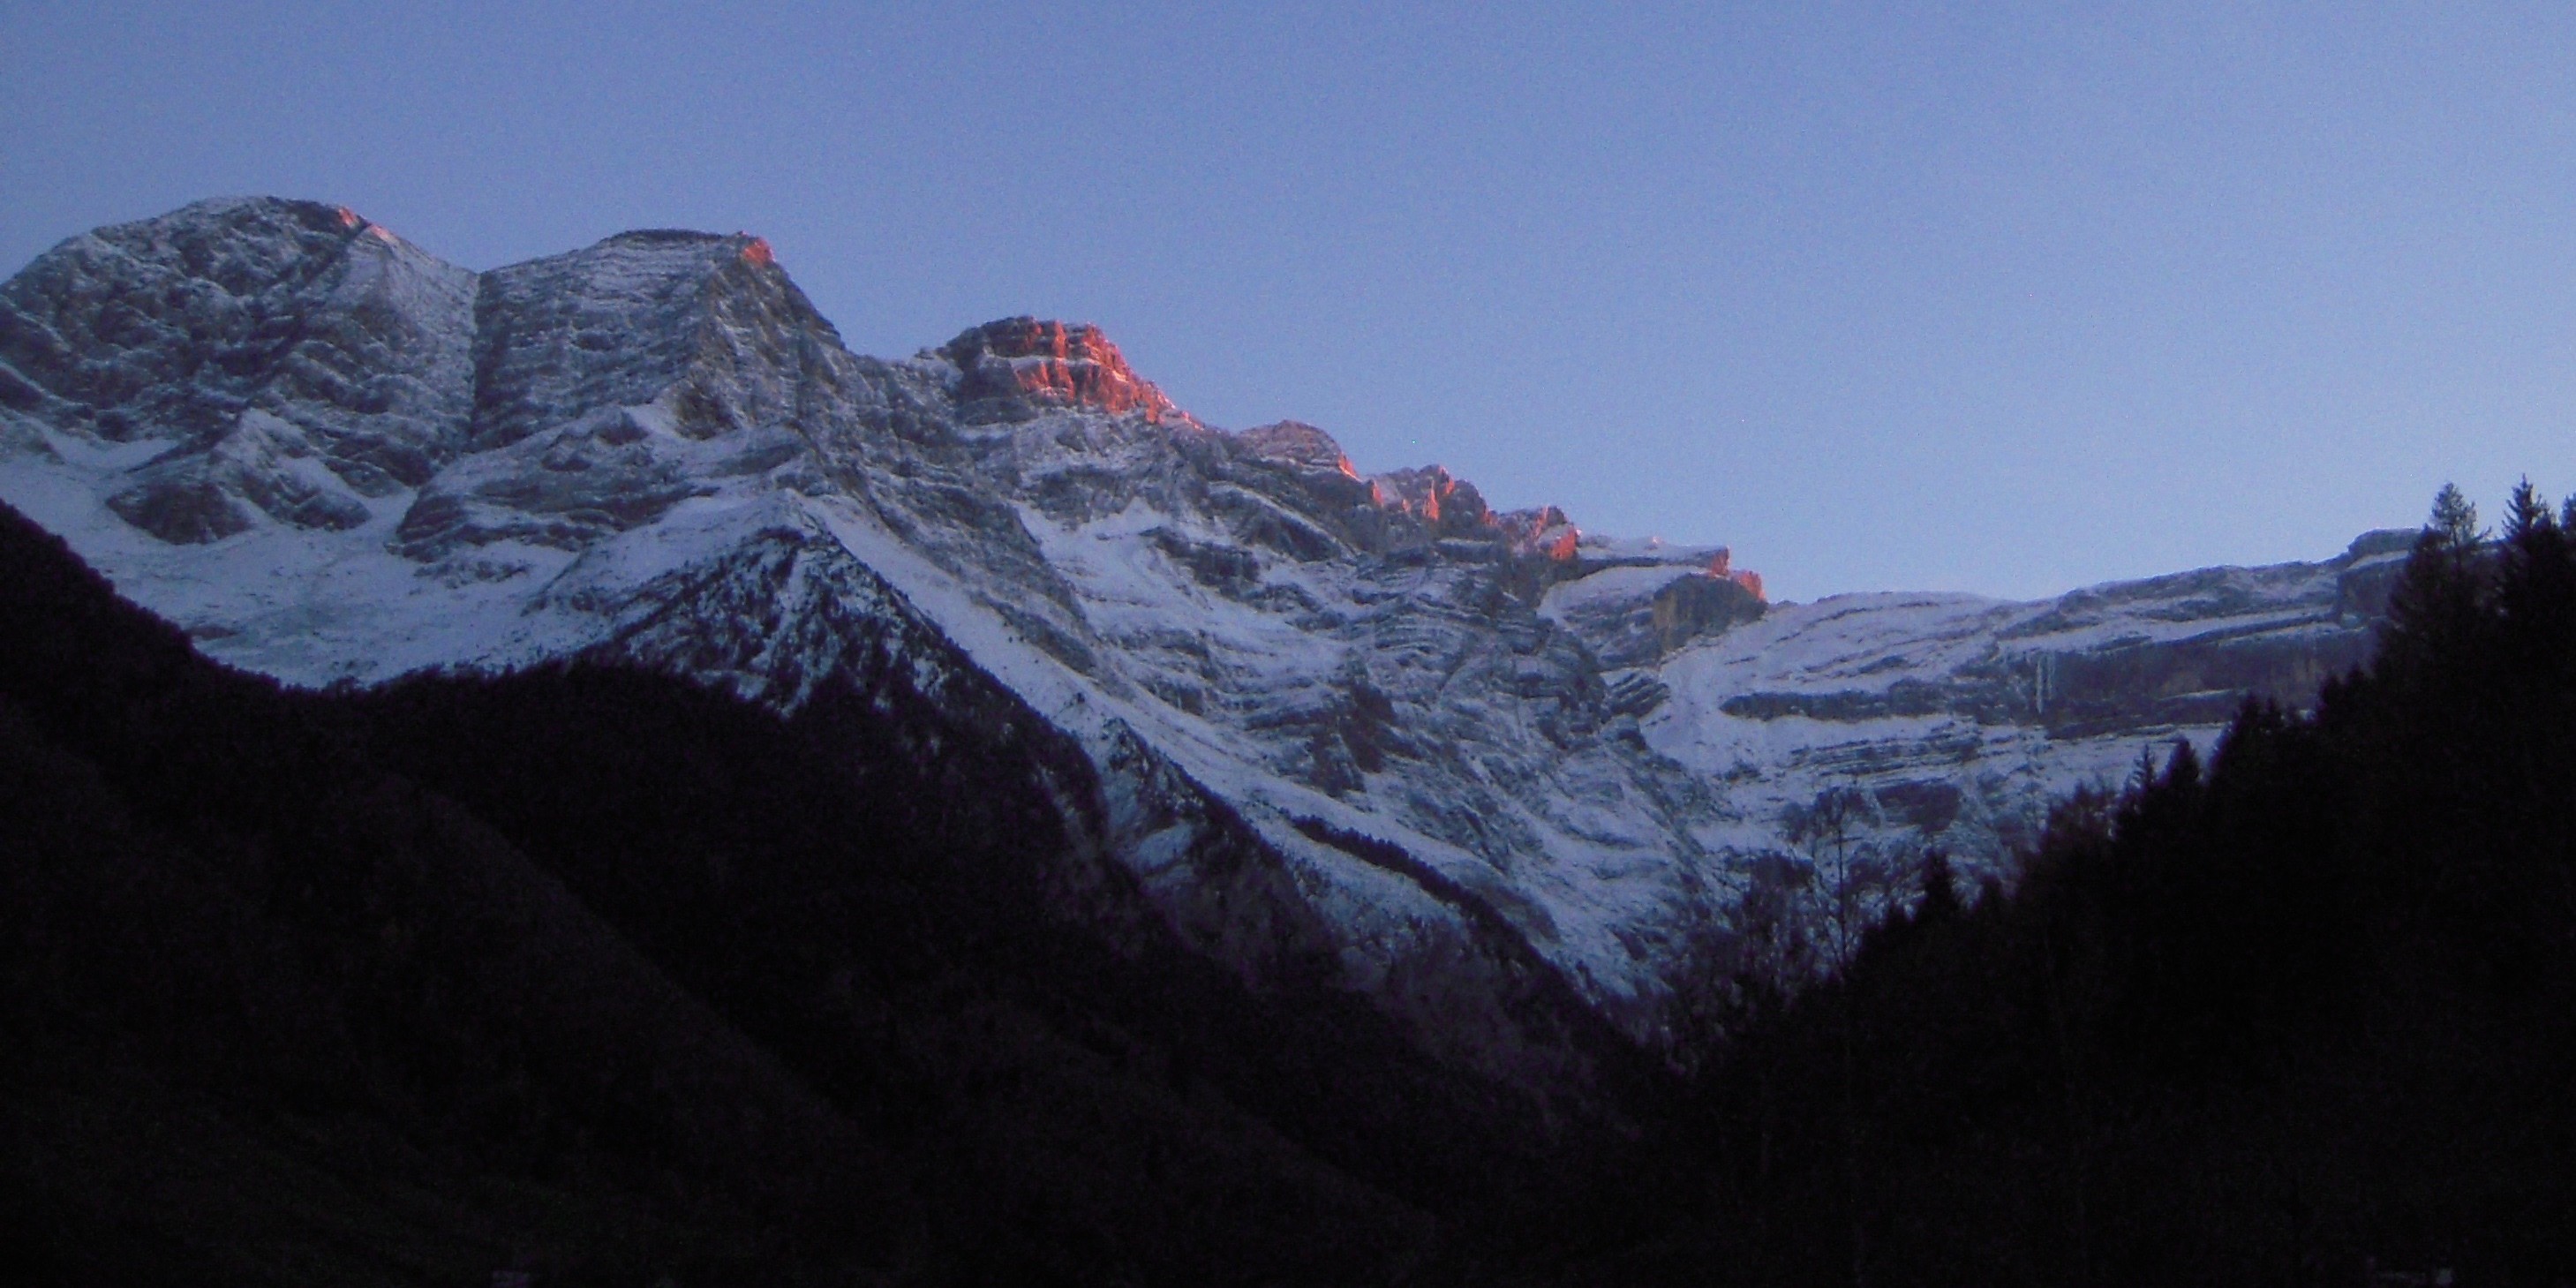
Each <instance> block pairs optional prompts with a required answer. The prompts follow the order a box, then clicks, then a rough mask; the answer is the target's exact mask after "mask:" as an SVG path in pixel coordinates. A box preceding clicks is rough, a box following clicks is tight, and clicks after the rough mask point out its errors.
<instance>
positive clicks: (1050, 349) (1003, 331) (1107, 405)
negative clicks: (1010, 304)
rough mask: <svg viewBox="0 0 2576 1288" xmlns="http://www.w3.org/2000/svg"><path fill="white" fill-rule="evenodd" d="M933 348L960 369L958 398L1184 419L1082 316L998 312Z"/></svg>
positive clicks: (1115, 347) (1151, 418)
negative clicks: (1069, 319) (1041, 316)
mask: <svg viewBox="0 0 2576 1288" xmlns="http://www.w3.org/2000/svg"><path fill="white" fill-rule="evenodd" d="M939 354H940V356H941V357H944V358H946V359H948V360H949V361H950V362H954V363H956V364H957V369H958V370H959V371H960V372H961V373H963V374H964V377H965V383H964V385H963V386H962V387H961V388H960V389H959V390H958V398H959V400H960V401H980V400H984V399H1015V400H1025V401H1029V402H1038V403H1057V404H1064V405H1071V406H1078V407H1089V408H1093V409H1096V410H1099V411H1105V412H1110V413H1113V414H1116V413H1123V412H1131V411H1133V412H1142V413H1144V415H1145V419H1147V420H1151V421H1162V420H1179V421H1188V420H1190V419H1191V417H1190V415H1189V413H1187V412H1184V411H1182V410H1181V409H1180V408H1179V407H1178V406H1176V405H1174V404H1173V402H1172V400H1171V399H1170V398H1167V397H1165V396H1164V395H1163V391H1162V390H1160V389H1157V388H1155V387H1154V384H1153V382H1151V381H1149V380H1146V379H1145V378H1144V377H1142V376H1139V375H1137V374H1136V371H1135V369H1134V368H1132V367H1130V366H1128V365H1127V359H1126V356H1125V355H1123V354H1121V353H1119V352H1118V346H1117V345H1115V344H1112V343H1110V342H1109V337H1108V336H1106V335H1103V334H1101V331H1100V328H1099V327H1096V326H1093V325H1091V324H1090V323H1088V322H1075V323H1064V322H1055V321H1047V320H1043V319H1039V318H1034V317H1016V318H1003V319H1000V320H998V321H993V322H987V323H985V324H984V325H982V326H979V327H972V328H969V329H968V330H967V331H966V332H964V333H963V334H961V335H959V336H958V337H957V338H956V339H954V340H951V341H949V342H948V343H947V345H946V346H944V347H942V348H941V349H940V350H939Z"/></svg>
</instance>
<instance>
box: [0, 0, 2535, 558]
mask: <svg viewBox="0 0 2576 1288" xmlns="http://www.w3.org/2000/svg"><path fill="white" fill-rule="evenodd" d="M239 193H262V194H274V195H280V196H295V197H309V198H313V199H317V200H323V201H330V202H334V203H340V204H346V205H348V206H351V207H353V208H355V209H356V210H358V211H359V212H360V213H362V214H364V215H366V216H367V217H368V218H370V219H373V220H376V221H377V222H380V223H383V224H385V225H387V226H388V227H391V228H392V229H394V230H395V231H397V232H399V233H401V234H403V235H404V236H406V237H407V238H409V239H410V240H412V241H413V242H415V243H417V244H419V245H421V246H422V247H424V248H425V249H428V250H430V251H432V252H433V253H436V254H439V255H441V256H443V257H445V258H447V259H450V260H452V261H455V262H457V263H460V264H464V265H467V266H469V267H473V268H493V267H498V266H500V265H502V264H506V263H512V262H515V261H518V260H523V259H528V258H533V257H536V256H540V255H548V254H554V253H558V252H561V251H566V250H571V249H574V248H576V247H579V246H582V245H586V244H588V243H590V242H592V241H595V240H597V239H599V238H601V237H604V236H607V235H609V234H611V233H615V232H618V231H621V230H624V229H627V228H636V227H693V228H703V229H709V230H713V231H719V232H731V231H736V230H741V231H749V232H754V233H758V234H761V235H763V236H766V237H767V238H769V240H770V241H771V243H772V244H773V245H774V246H775V247H776V250H777V254H778V258H779V262H780V263H781V264H782V265H783V266H785V267H786V268H787V270H788V271H789V273H790V274H791V275H792V276H793V277H794V278H795V279H796V281H797V282H798V284H799V285H801V286H802V287H803V288H804V290H805V291H806V293H807V294H808V295H809V296H811V297H812V298H813V300H814V302H815V304H816V305H817V306H818V307H819V308H820V309H821V310H822V312H823V313H824V315H825V316H826V317H829V318H830V319H832V321H833V322H834V323H835V325H837V326H838V327H839V328H840V330H841V333H842V335H843V337H844V338H845V339H846V340H847V341H848V342H849V344H850V347H852V348H853V349H856V350H858V351H860V352H863V353H875V354H879V355H884V356H898V355H903V354H908V353H911V352H914V351H916V350H918V349H921V348H923V347H927V346H933V345H937V344H940V343H943V342H944V341H946V340H947V339H948V338H950V337H951V336H953V335H955V334H956V333H958V332H959V331H962V330H964V329H965V328H966V327H968V326H971V325H973V324H976V323H979V322H982V321H985V320H988V319H991V318H997V317H1006V316H1012V315H1016V314H1023V313H1027V314H1036V315H1039V316H1042V317H1055V318H1061V319H1064V320H1068V321H1089V322H1094V323H1097V324H1099V325H1100V326H1101V327H1102V328H1103V329H1104V330H1105V331H1107V333H1108V334H1109V335H1110V337H1111V338H1112V339H1113V340H1115V341H1116V342H1117V343H1118V344H1119V346H1120V347H1121V348H1122V349H1123V350H1124V351H1125V352H1126V354H1127V356H1128V358H1129V360H1130V361H1131V362H1132V363H1133V364H1134V366H1135V367H1136V368H1137V370H1138V371H1139V372H1140V373H1141V374H1143V375H1144V376H1146V377H1147V378H1149V379H1151V380H1153V381H1155V382H1156V383H1158V384H1160V385H1161V386H1162V387H1163V388H1164V390H1165V391H1166V392H1167V393H1169V394H1170V395H1171V396H1172V397H1173V398H1174V399H1175V400H1176V401H1178V402H1179V403H1180V404H1181V405H1182V406H1184V407H1186V408H1188V409H1190V410H1191V411H1192V412H1194V413H1195V414H1197V415H1198V416H1199V417H1200V418H1201V419H1203V420H1205V421H1207V422H1209V423H1211V424H1215V425H1219V426H1225V427H1230V428H1246V427H1250V426H1253V425H1258V424H1264V423H1267V422H1270V421H1274V420H1280V419H1297V420H1303V421H1308V422H1311V423H1314V424H1317V425H1320V426H1322V427H1323V428H1325V429H1326V430H1328V431H1330V432H1331V433H1332V434H1333V435H1334V436H1335V437H1336V438H1338V439H1339V440H1340V441H1341V443H1342V444H1343V447H1344V449H1345V450H1346V451H1347V452H1348V453H1349V455H1350V456H1351V457H1352V459H1353V460H1354V461H1355V462H1357V463H1358V465H1359V467H1360V468H1361V469H1363V470H1365V471H1382V470H1389V469H1395V468H1399V467H1403V466H1407V465H1417V464H1425V463H1431V462H1437V463H1440V464H1443V465H1446V466H1448V467H1449V468H1450V470H1451V471H1452V472H1453V473H1456V474H1458V475H1460V476H1462V477H1464V478H1467V479H1470V480H1473V481H1474V482H1475V483H1476V484H1477V485H1478V486H1479V488H1480V489H1481V490H1482V491H1483V492H1484V494H1485V496H1486V498H1487V499H1488V500H1489V501H1490V502H1492V503H1493V504H1495V505H1497V506H1499V507H1506V508H1508V507H1516V506H1526V505H1537V504H1556V505H1560V506H1562V507H1564V508H1565V510H1566V511H1567V512H1568V513H1569V514H1570V515H1572V516H1573V517H1574V519H1575V520H1576V522H1577V523H1579V524H1581V525H1582V526H1583V527H1585V528H1586V529H1588V530H1596V531H1603V532H1609V533H1614V534H1618V535H1625V536H1649V535H1653V536H1662V537H1664V538H1666V539H1667V540H1671V541H1683V542H1708V543H1725V544H1728V545H1730V546H1732V547H1733V549H1734V552H1735V561H1736V564H1737V566H1739V567H1748V568H1753V569H1756V570H1759V571H1761V572H1762V573H1763V575H1764V577H1765V579H1766V582H1767V584H1768V586H1769V588H1770V590H1771V593H1772V595H1773V597H1774V598H1775V599H1810V598H1815V597H1819V596H1823V595H1827V594H1832V593H1837V592H1842V591H1852V590H1882V589H1907V590H1966V591H1976V592H1980V593H1986V594H1995V595H2009V596H2016V597H2029V596H2037V595H2042V594H2049V593H2054V592H2057V591H2061V590H2065V589H2069V588H2072V587H2075V586H2080V585H2086V584H2091V583H2094V582H2099V581H2104V580H2110V579H2114V578H2123V577H2136V576H2146V575H2153V574H2156V573H2161V572H2171V571H2178V570H2182V569H2186V568H2193V567H2201V566H2207V565H2212V564H2224V563H2238V564H2252V563H2268V562H2278V561H2282V560H2289V559H2318V558H2324V557H2327V556H2330V555H2332V554H2334V553H2336V552H2337V551H2339V550H2341V549H2342V548H2343V547H2344V546H2345V544H2346V543H2347V542H2349V541H2350V540H2351V539H2352V538H2353V537H2354V536H2355V535H2357V534H2358V533H2360V532H2362V531H2365V530H2368V529H2372V528H2381V527H2398V526H2412V525H2414V524H2416V523H2418V522H2420V521H2421V519H2422V517H2423V514H2424V511H2425V508H2426V506H2427V505H2428V503H2429V501H2430V499H2431V497H2432V495H2433V492H2434V491H2435V490H2436V489H2437V488H2438V487H2439V486H2440V485H2441V484H2442V483H2443V482H2445V481H2457V482H2458V483H2459V484H2460V485H2461V486H2462V487H2463V488H2464V489H2465V490H2466V491H2467V492H2468V493H2469V494H2470V496H2471V497H2472V498H2473V499H2477V500H2479V501H2481V502H2482V503H2484V504H2485V506H2486V507H2487V508H2488V510H2490V511H2493V510H2495V509H2497V508H2498V507H2499V506H2500V504H2501V501H2502V499H2503V496H2504V493H2505V492H2506V490H2507V489H2508V488H2509V487H2510V486H2511V485H2512V483H2513V482H2514V481H2515V480H2516V479H2517V478H2519V477H2521V476H2523V475H2526V474H2527V475H2529V476H2530V477H2531V479H2532V480H2533V481H2534V482H2535V483H2536V484H2538V485H2539V486H2540V487H2541V488H2542V489H2543V490H2544V491H2549V492H2552V493H2564V492H2566V491H2569V490H2576V432H2571V431H2572V430H2576V253H2572V252H2576V7H2571V6H2564V5H2548V6H2542V5H2535V6H2529V7H2483V6H2472V5H2461V4H2445V5H2421V6H2385V7H2382V6H2373V5H2368V4H2358V3H2355V4H2334V5H2323V4H2320V5H2314V6H2288V5H2266V4H2209V5H2195V4H2191V3H2184V2H2181V0H2167V2H2165V3H2156V4H2147V5H2137V6H2122V5H2117V4H2098V5H2096V4H2087V5H2063V4H2051V5H2032V6H2027V7H2023V6H2015V5H2009V4H1994V5H1977V6H1947V5H1929V4H1919V5H1902V6H1897V5H1867V4H1836V3H1829V2H1823V0H1817V2H1812V3H1798V4H1761V5H1743V6H1736V5H1728V4H1718V3H1706V2H1702V3H1692V4H1673V5H1660V4H1628V5H1612V4H1601V5H1566V4H1544V5H1515V4H1509V3H1480V4H1457V5H1422V6H1407V5H1402V4H1395V3H1377V4H1366V5H1300V4H1295V3H1277V2H1274V3H1259V4H1228V3H1198V4H1172V5H1153V4H1120V3H1107V2H1104V3H1090V4H1082V5H1071V4H1064V3H1061V0H1058V2H1056V3H1047V4H989V5H987V4H975V3H967V2H963V0H949V2H947V3H938V4H923V5H874V4H816V5H803V4H794V3H771V4H764V5H758V6H713V5H703V4H698V5H665V4H656V3H649V2H646V3H624V4H617V5H599V6H584V5H573V4H553V3H546V2H545V0H516V2H514V3H508V4H493V5H479V4H471V3H457V4H443V5H372V6H358V5H346V4H313V5H295V4H264V5H226V4H213V3H209V4H128V3H118V2H116V0H81V2H79V3H54V2H51V0H0V273H6V272H15V271H16V270H17V268H19V267H21V266H23V265H24V264H25V263H26V262H27V261H28V260H30V259H32V258H33V257H35V256H36V255H38V254H41V253H42V252H43V251H44V250H45V249H46V248H47V247H49V246H51V245H53V244H54V243H56V242H58V241H60V240H61V239H63V238H65V237H68V236H71V235H73V234H76V233H78V232H81V231H83V230H86V229H88V228H91V227H94V226H97V225H100V224H106V223H113V222H120V221H124V220H129V219H138V218H144V217H148V216H151V215H155V214H159V213H162V212H164V211H166V210H169V209H172V208H174V207H177V206H179V205H183V204H185V203H187V202H189V201H192V200H196V199H198V198H201V197H207V196H214V195H219V194H239Z"/></svg>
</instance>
